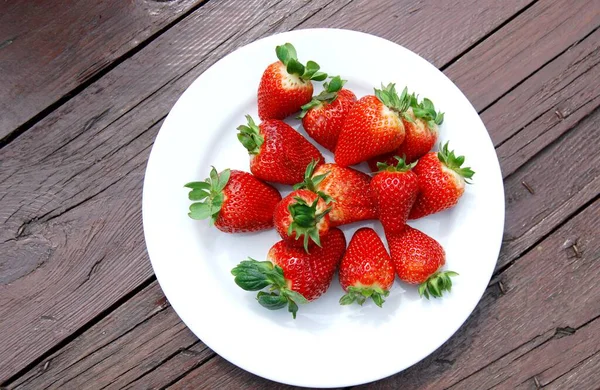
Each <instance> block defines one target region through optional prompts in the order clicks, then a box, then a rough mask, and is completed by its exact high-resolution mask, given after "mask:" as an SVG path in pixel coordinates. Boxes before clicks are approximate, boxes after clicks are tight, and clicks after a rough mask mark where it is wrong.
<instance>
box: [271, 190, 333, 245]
mask: <svg viewBox="0 0 600 390" xmlns="http://www.w3.org/2000/svg"><path fill="white" fill-rule="evenodd" d="M330 211H331V207H328V205H327V202H326V201H325V200H324V199H323V198H321V197H320V196H319V195H317V194H316V193H314V192H312V191H309V190H305V189H304V190H296V191H292V192H291V193H290V194H289V195H287V196H286V197H285V198H283V199H282V200H281V202H279V203H278V204H277V206H275V213H274V216H273V220H274V223H275V229H276V230H277V232H278V233H279V235H280V236H281V238H283V240H284V241H286V242H287V243H288V245H290V246H302V247H304V250H305V251H306V252H308V251H309V248H310V247H312V246H313V244H314V245H317V246H321V239H322V238H323V237H324V236H326V235H327V234H328V232H329V227H330V223H329V212H330Z"/></svg>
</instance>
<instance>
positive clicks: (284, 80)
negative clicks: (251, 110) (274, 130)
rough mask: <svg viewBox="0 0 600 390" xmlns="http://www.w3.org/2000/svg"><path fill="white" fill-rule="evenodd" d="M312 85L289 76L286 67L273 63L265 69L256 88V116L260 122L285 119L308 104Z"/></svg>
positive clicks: (296, 77) (278, 62) (279, 63)
mask: <svg viewBox="0 0 600 390" xmlns="http://www.w3.org/2000/svg"><path fill="white" fill-rule="evenodd" d="M312 94H313V85H312V82H311V81H310V80H302V79H301V78H300V77H299V76H297V75H290V74H289V73H288V72H287V70H286V66H285V65H284V64H283V63H282V62H280V61H277V62H274V63H272V64H271V65H269V66H268V67H267V69H265V71H264V73H263V75H262V78H261V79H260V84H259V86H258V116H259V117H260V119H261V120H266V119H285V118H286V117H288V116H290V115H292V114H293V113H295V112H298V111H300V109H301V107H302V106H303V105H304V104H306V103H308V102H310V100H311V99H312Z"/></svg>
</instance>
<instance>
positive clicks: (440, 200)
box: [409, 152, 465, 219]
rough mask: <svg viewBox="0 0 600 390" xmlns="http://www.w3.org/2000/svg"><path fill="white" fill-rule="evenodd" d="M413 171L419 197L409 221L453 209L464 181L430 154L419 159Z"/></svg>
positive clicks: (462, 188) (435, 156) (463, 189)
mask: <svg viewBox="0 0 600 390" xmlns="http://www.w3.org/2000/svg"><path fill="white" fill-rule="evenodd" d="M413 171H414V172H415V174H416V175H417V177H418V181H419V195H418V196H417V200H416V201H415V204H414V206H413V208H412V210H411V212H410V215H409V218H410V219H417V218H421V217H424V216H426V215H430V214H434V213H437V212H439V211H442V210H446V209H448V208H450V207H453V206H454V205H456V203H458V200H459V199H460V197H461V196H462V194H463V193H464V191H465V181H464V179H463V178H462V177H461V176H460V175H459V174H457V173H456V172H454V171H452V170H451V169H448V168H446V167H445V166H444V164H443V163H442V162H441V161H440V160H439V158H438V155H437V153H435V152H431V153H428V154H426V155H425V156H423V157H422V158H421V159H419V162H418V163H417V165H416V166H415V167H414V168H413Z"/></svg>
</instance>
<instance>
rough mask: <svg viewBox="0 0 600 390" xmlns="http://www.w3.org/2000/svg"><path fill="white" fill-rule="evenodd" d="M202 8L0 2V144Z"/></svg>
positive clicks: (80, 0) (70, 0) (180, 1)
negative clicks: (174, 24)
mask: <svg viewBox="0 0 600 390" xmlns="http://www.w3.org/2000/svg"><path fill="white" fill-rule="evenodd" d="M202 3H203V1H202V0H177V1H164V0H162V1H161V0H148V1H122V0H105V1H85V0H61V2H60V6H57V4H56V3H55V2H52V1H43V0H16V1H14V0H13V1H2V2H0V73H1V74H2V88H1V89H0V112H2V115H1V116H0V140H3V139H5V138H7V137H8V138H9V139H10V138H11V135H12V136H15V135H16V134H14V133H20V132H21V131H23V130H25V129H26V128H27V127H28V124H29V123H32V119H34V118H35V117H38V118H39V117H41V116H43V115H44V114H46V113H47V112H50V111H51V110H52V108H54V107H56V105H57V103H59V102H60V101H61V100H65V99H66V98H68V97H69V96H70V95H73V94H74V93H77V92H78V91H79V90H81V89H82V88H83V87H85V86H86V85H87V84H88V82H89V81H91V80H94V79H95V78H96V77H97V76H98V75H99V74H101V73H102V72H103V71H105V70H106V69H109V68H110V67H111V66H114V64H115V62H119V61H120V60H122V59H123V58H126V57H127V56H129V55H131V53H132V51H135V50H134V49H136V48H141V47H143V46H144V44H145V41H146V40H151V39H152V38H153V37H154V36H155V35H157V34H160V32H161V31H162V30H164V29H165V28H168V26H170V25H171V24H173V23H176V22H177V21H178V20H179V19H180V18H182V17H184V16H185V15H186V14H188V13H189V12H191V11H192V10H194V9H195V8H197V7H198V6H199V5H200V4H202ZM67 26H68V27H67ZM138 50H139V49H138ZM4 142H6V140H4Z"/></svg>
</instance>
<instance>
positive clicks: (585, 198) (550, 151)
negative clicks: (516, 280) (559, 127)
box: [498, 110, 600, 267]
mask: <svg viewBox="0 0 600 390" xmlns="http://www.w3.org/2000/svg"><path fill="white" fill-rule="evenodd" d="M599 126H600V110H596V111H595V112H594V113H593V114H591V115H590V116H589V117H587V118H586V119H585V120H584V121H582V122H581V123H580V125H579V126H577V127H576V128H575V129H573V130H571V132H569V133H568V134H567V135H566V136H564V137H563V138H560V139H559V140H558V141H557V142H555V143H553V144H552V145H550V146H548V147H547V148H545V149H544V150H543V151H542V152H540V153H539V154H538V155H537V156H536V158H535V159H534V160H531V161H529V162H528V163H527V164H525V165H524V166H523V167H521V168H520V169H519V170H518V171H517V172H515V173H514V174H513V175H511V176H510V177H509V178H508V179H507V180H505V183H504V184H505V185H504V192H505V197H506V222H505V228H504V239H503V241H504V242H503V248H502V251H501V255H500V258H499V260H498V267H502V266H504V265H506V264H507V263H508V262H509V261H511V260H513V259H514V258H515V257H516V256H518V255H519V250H518V249H524V248H527V247H529V246H531V245H533V244H534V243H535V241H537V240H539V239H540V238H541V237H543V234H547V233H548V232H550V231H551V230H552V228H553V227H555V226H556V225H552V222H556V221H557V220H560V219H562V220H564V219H565V218H566V217H568V216H569V215H570V214H572V213H574V212H576V211H577V209H578V208H580V207H582V206H583V205H585V204H586V203H587V202H589V201H590V200H592V199H594V198H595V197H596V196H598V194H599V193H600V188H599V186H598V183H599V182H600V180H599V179H600V155H599V154H598V150H600V140H599V139H598V133H597V129H598V128H599ZM561 157H562V159H564V161H561ZM561 164H565V165H566V168H565V169H558V168H557V167H558V166H559V165H561ZM523 182H525V183H526V184H527V186H529V187H530V188H531V189H533V191H534V193H533V194H532V193H530V192H529V190H528V189H527V188H526V186H525V185H523ZM540 224H543V226H541V227H540V226H539V225H540ZM532 230H533V233H534V234H531V231H532ZM540 234H541V235H540Z"/></svg>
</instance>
